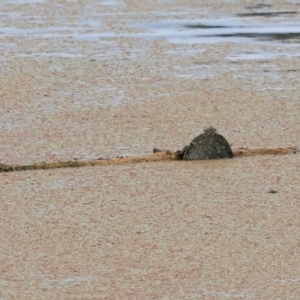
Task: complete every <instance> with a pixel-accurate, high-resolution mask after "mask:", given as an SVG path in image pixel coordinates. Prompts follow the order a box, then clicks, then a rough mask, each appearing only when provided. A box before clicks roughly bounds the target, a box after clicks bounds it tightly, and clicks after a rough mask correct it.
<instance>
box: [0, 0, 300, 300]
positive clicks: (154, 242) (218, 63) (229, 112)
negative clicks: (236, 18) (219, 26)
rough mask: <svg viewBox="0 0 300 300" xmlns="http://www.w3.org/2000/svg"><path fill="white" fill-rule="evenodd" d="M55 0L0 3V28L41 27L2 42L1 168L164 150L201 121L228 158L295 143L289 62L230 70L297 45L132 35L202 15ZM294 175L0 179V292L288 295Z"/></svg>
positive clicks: (156, 167) (188, 169) (243, 167)
mask: <svg viewBox="0 0 300 300" xmlns="http://www.w3.org/2000/svg"><path fill="white" fill-rule="evenodd" d="M60 3H61V4H58V3H57V4H53V3H52V4H51V3H48V2H45V3H43V2H41V3H35V4H28V5H26V4H19V5H13V4H9V3H8V4H5V5H4V4H3V5H2V9H3V11H4V12H3V14H2V15H1V20H2V22H3V24H4V25H3V27H8V28H10V27H16V28H22V29H24V30H26V29H27V30H28V29H30V28H31V29H32V28H36V27H37V23H38V20H42V21H43V22H42V25H41V26H40V27H39V30H41V33H40V35H41V36H38V34H39V33H37V29H35V31H34V30H33V31H32V32H30V33H31V34H33V35H34V38H30V37H28V36H27V34H23V33H20V32H19V33H16V35H9V36H6V35H5V36H2V37H1V41H2V45H1V48H0V53H1V54H2V56H1V69H2V75H3V76H2V77H1V79H0V83H1V108H0V124H1V130H0V141H1V144H0V149H1V151H0V162H1V163H6V164H15V163H18V164H25V163H34V162H40V161H46V162H50V161H56V160H70V159H74V158H77V159H95V158H98V157H115V156H118V155H121V156H126V155H137V154H147V153H151V152H152V148H153V147H157V148H161V149H171V150H177V149H180V148H182V147H183V146H184V145H185V144H187V143H189V141H190V140H191V139H192V138H194V137H195V136H196V135H198V134H199V133H200V132H202V130H203V127H204V126H207V125H213V126H215V127H216V128H217V129H218V131H219V132H220V133H221V134H223V135H224V136H225V137H226V138H227V139H228V140H229V142H230V143H231V145H232V147H233V148H238V147H275V146H296V147H299V146H300V143H299V129H300V121H299V117H298V115H299V110H300V108H299V92H298V88H297V87H298V86H299V83H300V82H299V81H300V79H299V76H298V73H299V72H298V71H292V70H295V69H297V68H298V65H299V59H298V57H297V56H296V55H278V56H276V58H268V57H267V58H266V57H263V58H261V59H239V58H240V57H239V56H240V55H246V54H249V53H258V52H262V53H263V52H264V51H265V52H267V53H274V52H276V53H286V51H290V52H291V53H293V52H295V51H296V50H295V49H296V48H295V46H293V45H290V46H287V44H286V43H285V44H283V43H282V44H280V43H266V44H263V43H262V44H260V43H248V44H246V43H245V44H244V43H242V44H240V43H231V42H225V43H217V44H212V43H204V44H199V43H198V44H191V43H190V44H189V43H172V42H170V41H169V40H168V39H163V38H161V39H147V38H141V37H138V38H137V37H134V36H130V34H133V33H139V34H146V33H147V32H148V30H146V29H142V28H135V27H134V26H133V25H134V24H136V23H137V22H155V21H157V20H159V19H161V18H162V19H163V18H165V16H166V15H167V16H169V17H170V18H173V17H174V18H181V17H182V14H183V12H185V13H186V17H185V18H193V17H197V14H198V13H200V12H203V14H205V13H206V14H207V12H206V11H205V10H204V9H202V8H201V7H199V4H198V5H196V4H197V3H198V2H197V3H196V2H193V1H191V3H186V2H183V1H178V2H177V3H176V5H174V3H173V2H171V1H170V2H168V1H165V2H163V1H161V2H158V3H155V6H153V1H143V3H139V2H138V3H137V2H136V1H126V2H124V3H123V5H119V6H118V5H105V6H104V5H101V2H99V3H97V4H95V3H94V2H93V1H85V3H84V4H83V3H81V2H65V1H62V2H60ZM109 3H113V2H107V3H106V4H109ZM214 3H215V4H214V6H211V7H207V10H208V11H212V12H215V13H220V14H226V13H229V12H243V11H244V10H246V9H245V8H244V6H243V5H241V4H239V3H238V2H230V3H229V4H228V5H222V4H224V2H221V1H219V2H218V1H216V2H214ZM226 3H227V2H226ZM204 6H205V5H203V7H204ZM275 7H276V9H279V10H280V9H282V10H283V9H285V10H289V9H292V8H293V9H295V7H296V6H295V5H287V6H286V7H283V6H282V5H281V4H278V5H277V6H274V9H275ZM20 9H21V10H22V11H23V17H22V18H21V17H20V16H19V15H18V17H19V19H18V20H16V16H15V19H14V20H11V21H9V20H10V19H9V17H7V16H10V17H12V16H13V15H14V13H15V14H16V13H17V12H18V11H20ZM54 11H55V12H56V14H54V13H53V12H54ZM120 12H122V13H120ZM158 12H159V13H158ZM116 13H118V15H117V16H118V18H117V20H116ZM62 15H63V16H64V18H62ZM30 16H34V18H33V20H31V19H30ZM83 16H87V17H86V18H84V17H83ZM27 17H28V18H27ZM206 17H207V16H206ZM288 17H289V16H288ZM87 19H88V20H89V22H88V21H87ZM90 20H93V22H91V21H90ZM97 20H98V21H100V22H99V23H97ZM31 22H32V23H31ZM130 24H132V26H131V27H130V26H129V25H130ZM49 26H52V27H57V26H66V27H65V29H64V30H63V31H58V30H57V31H54V32H53V33H52V34H60V35H62V36H60V37H59V36H53V35H50V36H47V35H46V36H45V34H46V33H43V28H44V27H45V28H48V27H49ZM67 26H69V27H70V28H69V27H67ZM72 26H73V27H74V28H75V29H76V28H77V29H76V30H75V31H77V30H79V29H78V26H82V28H84V30H85V34H86V35H83V34H82V33H81V34H78V36H77V35H76V36H75V35H74V32H75V31H74V30H73V29H72ZM97 26H99V29H98V28H97V29H95V27H97ZM72 30H73V31H72ZM48 31H49V29H48ZM90 31H93V32H96V31H97V32H98V31H99V33H101V34H105V33H106V34H107V32H113V33H115V34H119V36H118V35H116V36H114V37H113V38H112V37H108V38H105V37H102V38H94V37H92V36H91V35H88V34H89V32H90ZM48 34H49V32H48ZM122 34H123V35H122ZM126 34H129V36H126ZM68 35H70V36H71V37H68ZM4 45H5V46H4ZM9 45H10V46H9ZM287 47H288V48H287ZM287 49H288V50H287ZM62 53H65V54H64V55H62ZM299 167H300V162H299V154H295V155H284V156H256V157H244V158H235V159H232V160H222V161H199V162H183V161H169V162H153V163H139V164H129V165H118V166H103V167H86V168H78V169H73V168H72V169H60V170H46V171H27V172H12V173H7V174H5V173H2V174H0V176H1V177H2V179H1V182H2V185H1V186H2V192H1V202H0V227H1V233H0V260H1V264H0V265H1V267H0V270H1V277H0V287H1V288H0V296H1V297H2V298H3V299H20V298H22V299H33V298H43V299H57V298H61V299H92V298H93V299H274V298H278V299H297V297H298V294H299V287H300V275H299V274H300V273H299V272H300V263H299V255H298V251H297V250H298V247H299V229H300V228H299V226H300V225H299V221H300V220H299V217H298V216H299V211H300V208H299V205H298V200H299V194H300V187H299V186H300V185H299V183H300V182H299V174H298V173H299ZM269 189H274V190H276V191H277V193H275V194H272V193H268V190H269Z"/></svg>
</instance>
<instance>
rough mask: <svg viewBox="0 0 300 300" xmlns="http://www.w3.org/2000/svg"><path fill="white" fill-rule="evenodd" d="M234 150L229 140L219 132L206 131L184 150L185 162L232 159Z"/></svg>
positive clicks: (183, 157)
mask: <svg viewBox="0 0 300 300" xmlns="http://www.w3.org/2000/svg"><path fill="white" fill-rule="evenodd" d="M232 157H233V153H232V149H231V147H230V145H229V143H228V142H227V140H226V139H225V138H224V137H223V136H222V135H221V134H219V133H217V131H216V130H215V129H214V130H207V129H206V130H205V131H204V133H202V134H200V135H198V136H197V137H196V138H195V139H193V140H192V142H191V143H190V145H189V146H188V147H187V148H186V149H184V153H183V155H182V159H183V160H203V159H219V158H232Z"/></svg>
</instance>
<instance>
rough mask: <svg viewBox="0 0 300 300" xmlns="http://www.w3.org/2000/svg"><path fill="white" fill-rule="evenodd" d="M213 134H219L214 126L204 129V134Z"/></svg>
mask: <svg viewBox="0 0 300 300" xmlns="http://www.w3.org/2000/svg"><path fill="white" fill-rule="evenodd" d="M212 132H217V129H216V128H215V127H213V126H209V127H205V128H204V133H212Z"/></svg>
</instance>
